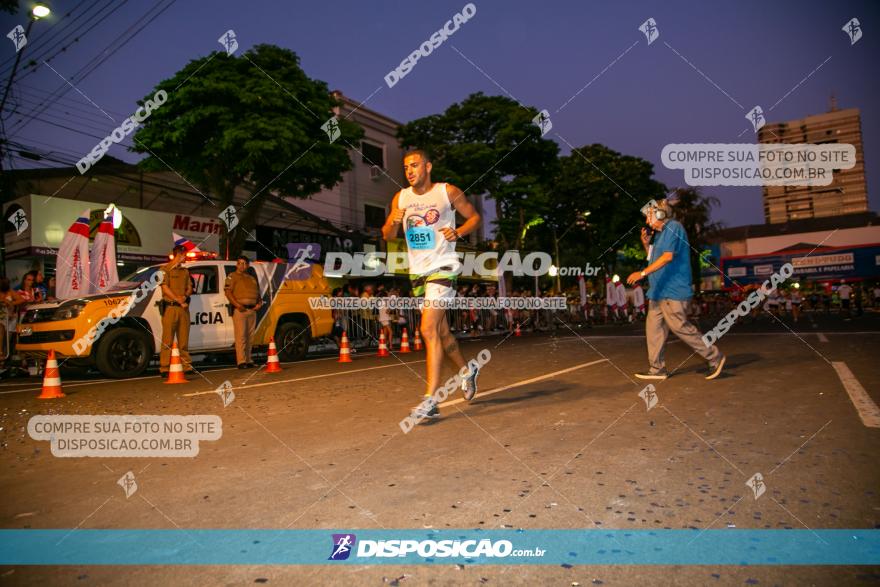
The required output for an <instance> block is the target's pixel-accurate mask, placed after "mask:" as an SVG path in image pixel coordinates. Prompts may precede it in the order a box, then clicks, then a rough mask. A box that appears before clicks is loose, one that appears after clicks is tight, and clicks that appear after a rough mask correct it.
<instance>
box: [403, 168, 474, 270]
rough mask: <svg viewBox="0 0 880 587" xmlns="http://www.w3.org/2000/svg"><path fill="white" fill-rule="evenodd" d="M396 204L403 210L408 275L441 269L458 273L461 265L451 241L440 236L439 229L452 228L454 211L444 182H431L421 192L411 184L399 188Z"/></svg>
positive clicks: (441, 234) (453, 226) (453, 243)
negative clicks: (410, 185) (431, 184)
mask: <svg viewBox="0 0 880 587" xmlns="http://www.w3.org/2000/svg"><path fill="white" fill-rule="evenodd" d="M397 205H398V207H399V208H400V209H401V210H403V211H404V214H403V229H404V238H405V239H406V245H407V251H408V253H409V274H410V275H412V276H423V275H425V274H428V273H432V272H434V271H437V270H439V269H441V268H446V267H448V268H450V269H451V270H452V271H453V272H458V270H459V268H460V266H461V264H460V263H459V261H458V256H457V255H456V254H455V242H450V241H448V240H446V238H444V236H443V233H442V232H440V229H441V228H455V210H454V209H453V208H452V206H451V205H450V203H449V196H448V195H447V193H446V184H445V183H435V184H434V186H433V187H432V188H431V189H430V190H429V191H427V192H425V193H424V194H421V195H419V194H415V193H413V190H412V188H411V187H408V188H405V189H402V190H400V196H399V197H398V198H397Z"/></svg>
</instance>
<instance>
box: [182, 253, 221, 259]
mask: <svg viewBox="0 0 880 587" xmlns="http://www.w3.org/2000/svg"><path fill="white" fill-rule="evenodd" d="M186 258H187V259H190V260H192V261H200V260H203V259H216V258H217V253H214V252H212V251H187V253H186Z"/></svg>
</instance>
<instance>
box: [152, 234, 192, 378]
mask: <svg viewBox="0 0 880 587" xmlns="http://www.w3.org/2000/svg"><path fill="white" fill-rule="evenodd" d="M171 254H172V255H173V256H174V258H173V259H172V260H171V261H170V262H169V263H167V264H165V265H163V266H162V267H160V268H159V271H161V272H162V273H164V278H163V280H162V301H161V302H160V303H161V304H162V305H163V306H164V310H163V311H162V350H161V352H160V353H159V373H160V375H162V376H163V377H165V376H166V375H168V365H169V363H170V362H171V344H172V342H174V337H175V335H176V336H177V348H178V350H179V351H180V360H181V362H182V363H183V370H184V371H186V372H190V371H192V363H191V359H190V356H189V298H190V296H191V295H192V293H193V285H192V279H191V278H190V275H189V271H188V270H186V269H184V268H183V267H181V265H182V264H183V262H184V261H186V247H184V246H182V245H178V246H176V247H174V249H173V250H172V251H171Z"/></svg>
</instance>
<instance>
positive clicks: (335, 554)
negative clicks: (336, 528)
mask: <svg viewBox="0 0 880 587" xmlns="http://www.w3.org/2000/svg"><path fill="white" fill-rule="evenodd" d="M356 542H357V537H356V536H355V535H354V534H334V535H333V550H332V551H331V553H330V558H328V559H327V560H328V561H344V560H348V557H349V555H351V551H352V550H354V545H355V543H356Z"/></svg>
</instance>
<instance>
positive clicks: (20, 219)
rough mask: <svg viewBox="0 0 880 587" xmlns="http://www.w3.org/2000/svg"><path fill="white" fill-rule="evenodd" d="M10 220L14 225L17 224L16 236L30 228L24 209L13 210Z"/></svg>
mask: <svg viewBox="0 0 880 587" xmlns="http://www.w3.org/2000/svg"><path fill="white" fill-rule="evenodd" d="M8 220H9V222H11V223H12V225H13V226H15V236H21V233H23V232H24V231H26V230H27V228H28V221H27V216H26V215H25V213H24V212H23V211H22V210H16V211H15V212H13V213H12V216H10V217H9V218H8Z"/></svg>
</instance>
